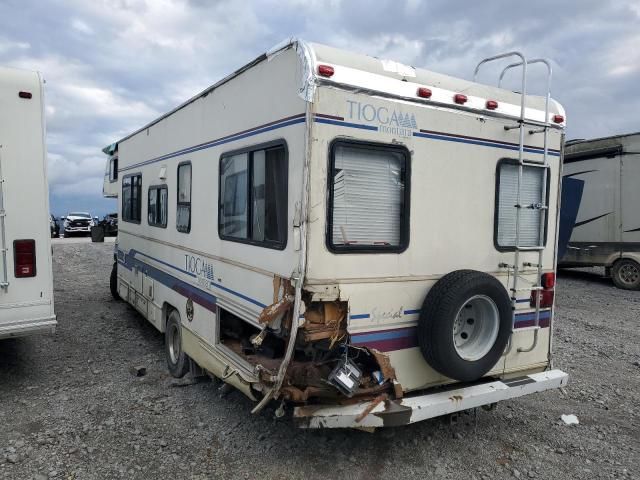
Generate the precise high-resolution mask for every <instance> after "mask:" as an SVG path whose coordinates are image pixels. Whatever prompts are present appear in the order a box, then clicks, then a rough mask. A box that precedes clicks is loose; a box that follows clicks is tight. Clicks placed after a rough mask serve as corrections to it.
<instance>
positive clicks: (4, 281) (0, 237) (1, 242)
mask: <svg viewBox="0 0 640 480" xmlns="http://www.w3.org/2000/svg"><path fill="white" fill-rule="evenodd" d="M4 182H5V180H4V176H3V175H2V145H1V144H0V255H1V256H2V269H0V273H1V274H2V278H0V289H2V290H4V291H5V292H6V291H7V290H8V289H9V274H8V272H7V236H6V229H5V224H4V217H5V216H6V212H5V209H4Z"/></svg>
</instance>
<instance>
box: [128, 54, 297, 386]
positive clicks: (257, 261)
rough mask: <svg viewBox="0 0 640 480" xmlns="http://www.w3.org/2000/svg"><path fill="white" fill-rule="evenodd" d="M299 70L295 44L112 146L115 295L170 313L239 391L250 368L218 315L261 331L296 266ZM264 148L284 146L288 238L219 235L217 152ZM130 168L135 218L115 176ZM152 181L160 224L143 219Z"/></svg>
mask: <svg viewBox="0 0 640 480" xmlns="http://www.w3.org/2000/svg"><path fill="white" fill-rule="evenodd" d="M297 68H298V58H297V56H296V53H295V51H293V50H290V51H288V52H284V53H282V54H281V55H278V56H275V57H274V58H272V59H271V60H269V61H266V60H265V61H263V62H261V63H259V64H257V65H255V66H254V67H253V68H251V69H249V70H247V71H245V72H243V73H242V74H240V75H239V76H237V77H236V78H234V79H233V81H230V82H228V83H225V84H224V85H221V86H220V87H218V88H216V89H215V90H213V91H211V92H209V93H208V94H207V95H205V96H203V97H201V98H199V99H197V100H195V101H193V102H191V103H189V104H188V105H186V106H185V107H184V108H181V109H179V110H177V111H175V112H174V113H172V114H171V115H168V116H166V117H164V118H163V119H162V120H160V121H159V122H157V123H154V124H153V125H152V126H150V127H149V128H147V129H146V130H144V131H142V132H139V133H137V134H135V135H133V136H131V137H129V138H127V139H125V140H124V141H122V142H120V143H119V144H118V162H119V168H118V171H119V172H118V179H117V184H118V191H119V193H120V195H119V197H118V198H119V200H118V205H119V214H120V217H119V231H118V252H117V258H118V279H119V280H118V282H119V287H118V289H119V293H120V295H121V296H122V297H123V298H125V299H126V300H127V301H128V302H129V303H131V304H132V305H133V306H134V307H136V308H137V309H138V311H139V312H140V313H141V314H142V315H144V316H145V317H146V318H147V319H148V320H149V321H150V322H151V323H152V324H153V325H154V326H155V327H156V328H158V329H159V330H160V331H164V328H165V326H164V322H165V320H166V312H167V309H171V308H173V309H176V310H178V312H179V314H180V317H181V322H182V326H183V330H184V334H183V338H184V339H185V345H184V346H185V351H186V352H187V354H189V356H190V357H191V358H193V359H196V361H197V362H198V363H199V364H200V365H201V366H202V367H204V368H207V369H208V370H209V371H212V372H213V373H216V374H219V375H220V376H221V377H222V376H224V375H223V373H224V371H225V369H226V368H227V366H229V365H234V370H235V371H236V373H235V374H232V375H230V376H228V377H227V379H226V380H227V381H229V382H230V383H233V384H235V385H236V386H238V387H239V388H241V389H242V390H243V391H244V392H245V393H247V394H250V391H249V390H248V388H247V382H248V381H253V382H255V381H256V377H255V375H254V373H253V369H252V367H251V366H250V365H248V364H247V363H246V362H244V361H243V360H242V359H240V358H239V357H238V356H237V355H235V354H234V352H231V351H230V350H229V349H226V348H222V346H221V344H220V342H219V327H220V326H219V323H218V320H219V314H220V311H221V310H224V311H226V312H230V313H232V314H233V315H235V316H237V317H239V318H241V319H242V320H244V321H245V322H247V323H248V324H250V325H252V326H253V327H255V328H256V329H257V328H260V324H259V322H258V316H259V315H260V313H261V312H262V310H263V309H264V308H265V307H266V306H267V305H270V304H271V303H273V301H274V279H276V278H278V279H280V278H284V279H289V278H290V277H291V276H292V275H293V273H294V271H295V270H296V268H297V265H298V261H299V252H298V249H299V246H298V244H297V242H296V241H295V238H294V233H293V224H294V218H295V217H296V216H297V217H298V218H299V216H300V212H299V211H297V210H296V209H299V205H300V198H301V194H302V191H301V185H302V171H303V163H304V158H305V129H306V123H305V109H306V103H305V102H304V101H303V100H302V99H301V98H300V97H299V96H298V95H297V91H298V83H297V82H298V71H297ZM264 148H267V149H268V148H278V149H283V150H284V152H285V155H286V163H287V165H288V172H287V178H288V182H287V185H286V187H287V192H288V198H287V213H286V219H285V221H286V224H287V227H286V238H285V241H284V242H283V243H282V244H281V245H279V246H277V247H275V248H267V247H265V246H262V245H259V244H251V243H249V242H239V241H234V240H232V239H229V238H226V239H223V238H221V236H220V234H219V229H218V218H219V212H218V205H219V195H220V192H219V182H220V173H221V172H220V167H221V157H222V156H225V157H228V156H232V155H236V154H237V155H244V153H246V152H247V151H252V150H254V149H264ZM184 164H190V165H191V224H190V231H189V232H188V233H187V232H185V231H178V230H177V226H176V225H177V208H176V205H177V202H178V197H177V182H178V178H177V177H178V168H179V166H181V165H184ZM131 175H141V177H142V187H141V198H142V205H141V219H140V221H139V222H137V221H136V222H131V221H126V220H125V215H124V214H123V198H122V195H121V193H122V185H123V179H126V178H128V177H130V176H131ZM152 186H165V187H166V188H167V194H168V212H167V221H166V227H159V226H153V225H151V224H150V223H149V221H148V214H149V210H148V192H149V187H152ZM254 206H255V205H248V206H247V207H246V208H253V207H254ZM276 293H277V292H276ZM188 312H189V313H188ZM191 312H192V314H191ZM227 373H228V372H227ZM236 377H238V378H236ZM239 378H241V379H242V380H239Z"/></svg>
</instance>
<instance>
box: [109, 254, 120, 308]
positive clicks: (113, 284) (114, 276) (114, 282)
mask: <svg viewBox="0 0 640 480" xmlns="http://www.w3.org/2000/svg"><path fill="white" fill-rule="evenodd" d="M109 289H110V290H111V296H112V297H113V298H114V300H120V294H119V293H118V264H117V263H114V264H113V268H112V269H111V277H110V278H109Z"/></svg>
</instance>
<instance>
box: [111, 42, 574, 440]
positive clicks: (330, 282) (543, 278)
mask: <svg viewBox="0 0 640 480" xmlns="http://www.w3.org/2000/svg"><path fill="white" fill-rule="evenodd" d="M501 59H507V60H509V59H510V60H515V63H513V64H510V65H507V66H506V68H505V70H504V72H503V75H504V73H506V72H508V71H509V70H510V69H512V70H514V71H517V72H518V75H519V76H520V77H519V78H522V82H521V83H520V84H519V91H521V92H522V95H521V94H519V93H514V92H511V91H508V90H505V89H502V88H497V87H490V86H486V85H482V84H479V83H475V82H469V81H465V80H459V79H456V78H451V77H448V76H445V75H439V74H435V73H432V72H429V71H425V70H420V69H415V68H413V67H408V66H405V65H401V64H398V63H396V62H392V61H386V60H379V59H375V58H372V57H367V56H363V55H356V54H352V53H348V52H344V51H341V50H337V49H334V48H330V47H326V46H322V45H317V44H307V43H305V42H302V41H297V40H291V41H288V42H285V43H284V44H282V45H280V46H278V47H276V48H274V49H272V50H271V51H269V52H268V53H266V54H264V55H262V56H260V57H258V58H257V59H255V60H254V61H253V62H251V63H249V64H248V65H246V66H245V67H243V68H241V69H240V70H238V71H236V72H235V73H233V74H232V75H230V76H229V77H227V78H225V79H224V80H222V81H220V82H218V83H217V84H215V85H213V86H212V87H210V88H208V89H207V90H205V91H204V92H202V93H201V94H199V95H197V96H195V97H194V98H192V99H191V100H189V101H187V102H186V103H184V104H183V105H181V106H179V107H178V108H176V109H174V110H173V111H171V112H169V113H167V114H166V115H164V116H162V117H160V118H158V119H157V120H154V121H153V122H151V123H150V124H148V125H146V126H145V127H143V128H141V129H140V130H138V131H136V132H134V133H132V134H131V135H129V136H127V137H125V138H123V139H122V140H120V141H118V142H116V143H115V144H113V145H111V146H109V147H107V148H106V149H105V153H107V154H108V155H109V159H108V167H107V175H106V176H105V188H104V191H105V194H107V195H118V198H119V200H118V202H119V206H120V224H119V233H118V245H117V252H116V263H115V264H114V269H113V273H112V293H113V294H114V295H115V296H117V297H121V298H123V299H124V300H126V301H128V302H129V303H130V304H131V305H133V306H134V307H135V308H137V310H138V311H139V312H140V313H141V314H142V315H144V316H145V317H146V318H147V319H148V320H149V321H150V322H151V323H152V324H153V325H154V326H155V327H156V328H157V329H159V330H160V331H161V332H164V333H165V339H166V355H167V363H168V366H169V370H170V372H171V373H172V375H174V376H177V377H179V376H182V375H184V374H185V373H186V372H187V371H188V369H189V367H190V365H194V366H198V367H200V368H202V369H204V370H205V371H207V372H209V373H210V374H212V375H215V376H216V377H218V378H220V379H222V380H224V381H225V382H227V383H229V384H231V385H233V386H235V387H236V388H238V389H239V390H241V391H242V392H243V393H244V394H246V395H247V396H248V397H250V398H251V399H253V400H255V401H256V402H257V405H256V408H255V410H254V411H259V410H260V409H261V408H262V407H264V405H266V404H267V403H268V402H270V401H272V400H277V401H281V402H283V404H290V405H293V406H294V411H293V415H294V418H295V420H296V421H297V422H298V424H299V425H300V426H303V427H327V428H331V427H358V428H375V427H380V426H390V425H401V424H408V423H412V422H416V421H420V420H423V419H426V418H431V417H435V416H438V415H443V414H447V413H451V412H455V411H460V410H465V409H469V408H473V407H478V406H481V405H487V404H493V403H495V402H498V401H500V400H504V399H508V398H514V397H518V396H521V395H525V394H528V393H533V392H539V391H542V390H546V389H550V388H556V387H560V386H562V385H564V384H565V383H566V382H567V375H566V374H565V373H563V372H561V371H559V370H554V369H552V351H551V332H552V319H553V298H554V295H553V293H554V284H555V272H554V268H555V267H554V266H555V261H556V258H555V256H556V245H557V218H558V212H557V209H558V192H559V185H560V180H559V179H560V156H561V145H562V140H563V127H564V122H565V120H564V111H563V110H562V108H561V106H560V105H559V104H557V103H556V102H555V101H553V100H551V99H550V98H549V96H548V95H547V96H546V97H544V96H543V97H534V96H529V95H526V77H527V75H526V71H527V68H534V67H538V66H542V67H545V66H546V67H547V68H548V74H549V78H550V75H551V71H550V66H549V64H548V63H547V62H546V61H544V60H540V59H536V60H529V61H527V60H526V59H525V58H524V57H523V56H522V55H521V54H519V53H517V52H511V53H509V54H504V55H499V56H497V57H495V58H491V59H487V60H485V61H483V62H481V64H479V65H478V69H480V67H481V66H482V68H486V67H485V65H486V64H490V62H491V61H492V60H501ZM487 66H488V65H487ZM478 69H477V70H478ZM501 77H502V76H501Z"/></svg>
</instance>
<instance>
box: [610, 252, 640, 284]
mask: <svg viewBox="0 0 640 480" xmlns="http://www.w3.org/2000/svg"><path fill="white" fill-rule="evenodd" d="M611 278H612V280H613V283H614V284H615V286H616V287H618V288H622V289H624V290H640V264H638V262H636V261H634V260H631V259H630V258H623V259H621V260H618V261H617V262H616V263H614V264H613V268H611Z"/></svg>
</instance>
